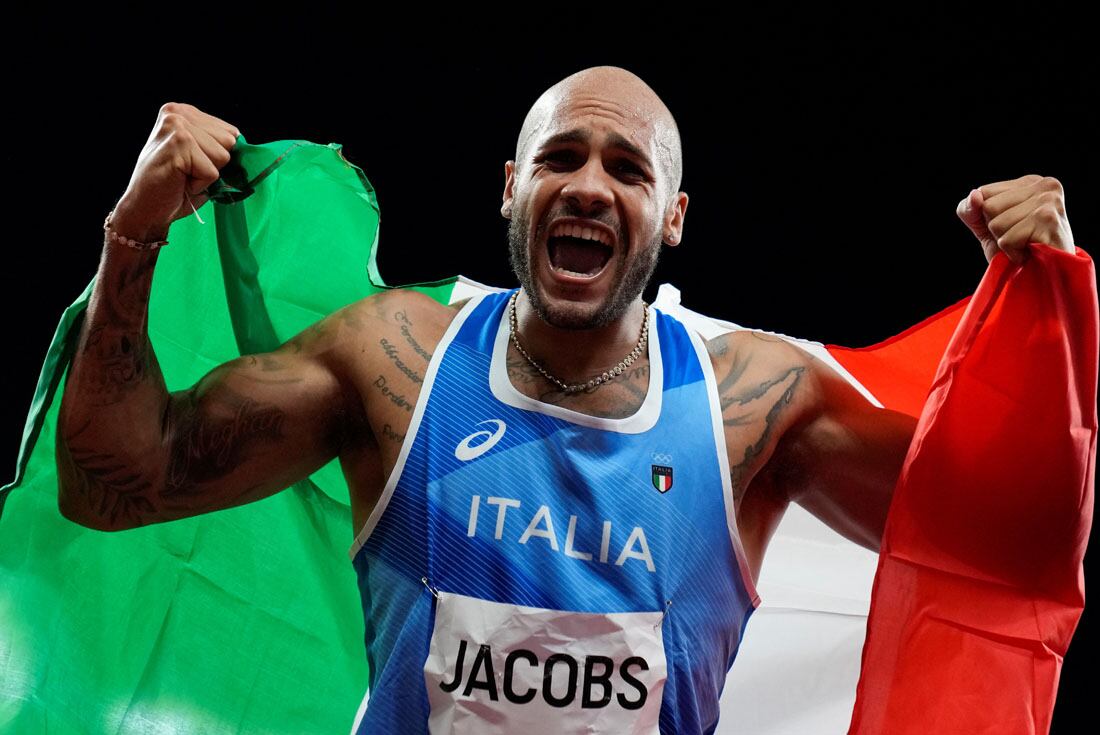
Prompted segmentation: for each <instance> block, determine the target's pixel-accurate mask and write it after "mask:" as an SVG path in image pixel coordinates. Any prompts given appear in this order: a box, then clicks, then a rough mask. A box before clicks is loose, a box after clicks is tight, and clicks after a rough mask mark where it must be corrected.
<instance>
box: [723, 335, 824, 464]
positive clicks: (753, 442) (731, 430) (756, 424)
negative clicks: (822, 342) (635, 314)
mask: <svg viewBox="0 0 1100 735" xmlns="http://www.w3.org/2000/svg"><path fill="white" fill-rule="evenodd" d="M705 344H706V347H707V351H708V353H709V355H710V359H711V364H712V366H713V368H714V376H715V381H716V383H717V387H718V400H719V404H720V409H721V411H722V416H723V420H724V423H725V426H726V438H727V444H729V445H730V448H731V452H733V453H735V454H736V456H738V457H741V456H745V457H748V456H749V455H750V454H756V455H757V456H758V457H759V460H761V464H760V465H759V466H758V468H757V469H762V470H763V474H764V475H767V474H768V473H770V472H772V471H774V470H775V469H776V468H777V467H780V466H782V465H783V464H784V463H785V462H784V456H785V455H786V454H787V448H788V447H789V446H790V440H791V439H792V438H793V437H794V436H796V435H797V434H798V433H799V431H800V430H801V427H803V426H805V425H806V424H807V423H809V422H811V421H813V419H814V417H815V416H816V415H817V414H819V413H820V411H821V408H822V405H823V395H824V394H823V391H822V376H823V374H824V373H823V370H829V368H828V367H827V366H825V365H824V363H822V361H821V360H819V359H817V358H816V357H815V356H814V355H812V354H811V353H810V352H808V351H807V350H804V349H802V348H801V347H799V346H798V345H796V344H794V343H793V342H791V341H789V340H786V339H783V338H782V337H777V336H775V335H772V334H768V333H766V332H759V331H754V330H748V329H745V330H738V331H735V332H729V333H726V334H723V335H720V336H719V337H716V338H714V339H711V340H708V341H707V342H706V343H705ZM731 456H733V454H731ZM735 479H736V478H735ZM747 479H748V478H747V477H746V478H745V480H746V482H747Z"/></svg>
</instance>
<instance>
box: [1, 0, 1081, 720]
mask: <svg viewBox="0 0 1100 735" xmlns="http://www.w3.org/2000/svg"><path fill="white" fill-rule="evenodd" d="M672 10H673V9H667V8H666V12H667V13H671V12H672ZM318 12H321V11H318ZM593 12H594V11H592V9H591V8H590V7H588V6H584V7H569V8H559V9H557V10H555V11H554V12H553V13H551V14H549V15H548V16H547V17H545V18H543V20H541V21H540V22H539V23H537V24H521V23H520V22H519V21H516V23H515V26H514V27H513V28H509V29H501V30H498V31H493V32H486V33H484V34H483V35H474V34H471V33H470V32H469V31H468V30H467V29H465V28H464V29H463V30H462V31H461V32H459V31H457V30H455V32H453V33H451V34H449V35H446V36H445V35H444V34H442V33H439V32H437V33H436V34H435V35H433V37H432V38H431V39H428V38H427V37H425V36H422V35H419V34H418V33H416V32H414V31H410V30H408V28H406V29H405V31H404V32H401V33H398V32H397V31H396V30H395V31H393V32H390V29H386V28H381V27H367V26H358V25H356V24H355V23H353V22H352V21H350V20H349V19H345V18H343V17H341V16H335V15H327V16H324V17H323V18H322V17H320V16H318V17H317V18H307V17H305V16H297V17H295V18H292V19H290V20H288V21H287V23H285V24H283V25H281V26H279V27H278V28H275V29H270V30H269V29H266V28H264V29H261V28H259V27H255V26H240V27H233V28H228V27H226V25H225V24H224V23H223V24H220V25H215V26H214V27H213V29H212V30H211V27H210V26H209V25H206V26H202V28H201V30H203V31H209V33H206V36H205V37H203V38H202V39H201V40H202V41H203V43H202V44H201V46H202V47H201V48H199V45H200V44H197V43H195V35H196V34H198V30H200V29H199V27H198V26H196V24H197V23H198V20H197V17H196V16H192V17H191V18H190V19H189V20H188V22H187V23H175V24H172V25H171V26H163V27H161V28H160V30H159V31H158V32H157V33H156V34H152V35H145V36H142V35H140V34H134V33H132V32H131V33H127V34H123V33H121V32H119V31H118V29H115V32H113V33H112V32H107V31H106V30H105V29H97V31H96V33H92V32H91V31H82V32H79V33H78V32H73V31H58V30H56V29H55V28H53V27H52V25H50V24H49V23H47V22H45V21H42V22H37V23H30V24H28V25H27V26H25V27H23V31H25V32H27V33H29V34H31V35H34V37H35V54H34V55H33V57H32V56H28V55H25V54H20V53H13V52H12V48H13V47H11V46H8V47H7V48H8V50H7V51H5V56H4V60H5V69H7V70H8V77H7V84H6V87H7V109H8V112H7V113H6V114H5V115H4V126H5V141H6V145H5V146H4V151H3V161H4V168H5V171H6V174H7V175H6V176H5V189H6V192H7V196H6V197H5V203H6V205H7V206H6V210H7V214H8V216H7V217H6V220H7V224H8V226H7V235H8V242H7V246H8V247H7V252H6V253H5V256H4V260H3V261H2V262H3V267H2V268H3V278H4V284H5V288H4V289H0V299H2V303H0V310H2V312H0V313H3V314H4V315H5V317H4V325H5V331H6V336H7V340H6V341H7V345H8V350H7V351H6V355H5V363H6V370H5V372H6V373H7V375H6V376H5V377H6V379H5V380H4V381H2V383H3V385H2V390H3V391H4V393H3V396H2V400H3V406H4V420H3V422H2V424H0V432H2V433H0V446H2V447H6V449H3V450H2V452H0V454H2V455H3V456H2V457H0V459H2V463H0V482H7V481H8V480H9V479H10V477H11V476H12V475H13V471H14V464H15V460H16V454H17V451H18V446H19V440H20V437H21V434H22V430H23V419H24V416H25V414H26V411H27V408H28V406H29V402H30V398H31V395H32V393H33V390H34V386H35V381H36V378H37V376H38V372H39V370H40V368H41V363H42V358H43V357H44V355H45V351H46V348H47V346H48V344H49V341H50V339H51V336H52V334H53V331H54V328H55V327H56V324H57V320H58V318H59V316H60V314H61V312H62V311H63V310H64V308H65V307H66V306H67V305H68V304H70V303H71V302H72V301H73V300H74V299H75V298H76V296H77V295H79V293H80V292H81V291H82V290H83V288H84V287H85V285H86V284H87V283H88V281H89V280H90V279H91V277H92V276H93V275H94V274H95V271H96V266H97V263H98V258H99V254H100V248H101V246H102V229H101V228H102V222H103V218H104V216H105V215H106V213H107V212H108V211H109V210H110V208H111V207H112V205H113V204H114V203H115V201H116V200H117V199H118V197H119V196H120V195H121V194H122V192H123V190H124V189H125V188H126V185H127V182H128V181H129V177H130V173H131V171H132V169H133V166H134V163H135V161H136V158H137V155H138V153H139V152H140V150H141V147H142V145H143V144H144V142H145V140H146V138H147V136H148V134H149V132H150V130H151V129H152V127H153V124H154V122H155V119H156V116H157V111H158V108H159V107H160V105H161V104H163V103H164V102H168V101H180V102H187V103H190V104H193V105H195V106H197V107H199V108H200V109H202V110H204V111H206V112H209V113H211V114H213V115H216V116H218V117H221V118H222V119H224V120H227V121H229V122H231V123H233V124H234V125H236V126H238V127H239V128H240V129H241V131H242V132H243V133H244V135H245V137H246V138H247V140H248V141H249V142H253V143H259V142H267V141H271V140H280V139H307V140H312V141H315V142H319V143H328V142H333V141H335V142H339V143H342V144H343V145H344V154H345V156H346V157H347V158H348V159H349V160H351V161H353V162H355V163H356V164H358V165H359V166H361V167H362V168H363V169H364V170H365V172H366V174H367V176H368V177H369V178H370V180H371V181H372V183H373V184H374V186H375V188H376V189H377V191H378V198H379V202H380V206H381V211H382V234H383V236H382V241H381V242H382V247H381V249H380V253H379V266H380V270H381V272H382V274H383V277H384V278H385V279H386V280H387V282H388V283H391V284H401V283H408V282H413V281H424V280H429V279H435V278H441V277H446V276H450V275H454V274H456V273H462V274H464V275H466V276H469V277H471V278H473V279H475V280H478V281H481V282H483V283H489V284H493V285H500V286H511V285H513V284H514V283H515V279H514V277H513V276H512V274H511V271H510V269H509V266H508V260H507V251H506V231H507V226H506V222H505V220H504V219H502V218H501V216H500V213H499V209H500V201H501V191H502V188H503V183H504V161H505V160H507V159H509V158H512V157H513V155H514V149H515V141H516V135H517V134H518V131H519V127H520V124H521V122H522V120H523V117H524V115H525V113H526V111H527V109H528V107H529V106H530V105H531V103H532V102H534V100H535V99H536V98H537V97H538V95H539V94H540V93H541V92H542V91H543V90H544V89H545V88H547V87H548V86H550V85H551V84H553V83H554V82H556V81H558V80H559V79H561V78H562V77H565V76H567V75H568V74H571V73H573V72H575V71H577V70H579V69H582V68H585V67H587V66H593V65H598V64H612V65H618V66H623V67H626V68H628V69H630V70H631V71H633V72H635V73H637V74H638V75H640V76H641V77H642V78H643V79H645V80H646V81H647V82H648V83H649V84H650V86H652V87H653V88H654V89H655V90H656V92H657V93H658V94H659V95H660V96H661V97H662V98H663V99H664V100H665V102H666V104H667V105H668V107H669V108H670V109H671V110H672V112H673V114H674V115H675V116H676V118H677V121H678V123H679V125H680V131H681V135H682V138H683V151H684V178H683V185H682V187H681V188H682V189H683V190H684V191H686V192H688V194H689V195H690V197H691V199H690V203H689V207H688V210H687V217H686V220H685V227H684V233H683V241H682V245H681V246H680V247H678V248H675V249H667V248H666V249H665V252H664V254H663V255H662V261H661V263H660V265H659V266H658V270H657V273H656V275H655V277H654V280H653V282H652V285H651V287H650V288H649V289H648V290H647V293H646V297H647V300H652V298H653V296H654V295H655V292H656V285H657V284H659V283H661V282H666V281H667V282H671V283H674V284H676V285H677V286H678V287H680V289H681V290H682V291H683V294H684V303H685V305H686V306H688V307H689V308H692V309H694V310H696V311H700V312H702V313H705V314H709V315H713V316H717V317H721V318H725V319H729V320H732V321H735V322H737V323H739V324H742V325H746V326H751V327H757V328H762V329H767V330H772V331H776V332H781V333H783V334H788V335H793V336H798V337H806V338H811V339H815V340H819V341H822V342H826V343H836V344H842V345H848V346H863V345H868V344H873V343H875V342H877V341H879V340H882V339H884V338H886V337H889V336H892V335H894V334H896V333H898V332H899V331H901V330H903V329H904V328H906V327H908V326H909V325H911V324H914V323H916V322H917V321H919V320H921V319H922V318H924V317H926V316H928V315H930V314H932V313H935V312H936V311H938V310H940V309H942V308H944V307H946V306H948V305H950V304H952V303H954V302H956V301H958V300H959V299H961V298H963V297H965V296H967V295H969V294H970V293H972V292H973V290H974V288H975V287H976V286H977V283H978V281H979V280H980V279H981V276H982V274H983V272H984V271H985V268H986V261H985V258H984V256H983V254H982V252H981V249H980V247H979V245H978V242H977V240H976V239H975V238H974V237H973V236H972V235H971V234H970V232H969V231H968V230H967V229H966V228H965V227H964V226H963V224H962V223H961V222H960V221H959V220H958V218H957V216H956V214H955V207H956V205H957V204H958V202H959V201H960V199H962V198H963V197H964V196H966V194H967V192H968V191H969V190H970V189H971V188H974V187H976V186H980V185H982V184H987V183H992V182H997V181H1003V180H1007V179H1013V178H1017V177H1019V176H1023V175H1025V174H1031V173H1037V174H1041V175H1045V176H1055V177H1056V178H1058V179H1059V180H1060V181H1061V182H1062V184H1063V186H1064V188H1065V192H1066V205H1067V212H1068V214H1069V219H1070V222H1071V224H1072V227H1073V233H1074V235H1075V239H1076V242H1077V244H1079V245H1080V246H1081V247H1083V248H1085V249H1086V250H1087V251H1089V253H1090V254H1095V253H1096V252H1100V247H1098V246H1097V245H1096V243H1097V242H1098V241H1100V221H1098V216H1097V211H1096V210H1097V207H1096V202H1097V194H1098V193H1100V187H1098V186H1097V183H1096V181H1095V174H1096V167H1095V164H1096V145H1097V140H1096V131H1097V130H1098V128H1097V125H1096V123H1097V119H1096V116H1095V115H1096V113H1095V112H1094V109H1093V107H1092V106H1091V105H1094V104H1095V102H1096V101H1097V100H1096V98H1097V94H1096V90H1097V85H1096V79H1097V77H1096V67H1095V65H1093V64H1090V63H1086V62H1084V61H1082V59H1083V58H1084V52H1085V50H1086V49H1087V48H1089V47H1090V46H1091V45H1092V44H1093V39H1090V38H1087V37H1086V36H1085V34H1084V31H1083V28H1084V26H1083V25H1081V24H1079V23H1077V22H1076V21H1075V20H1074V19H1072V18H1066V17H1054V16H1038V17H1036V16H1031V15H1026V14H1020V15H1019V16H1018V17H1015V18H1014V22H1013V24H1012V25H1011V27H1009V28H1007V29H1005V28H1001V27H1000V26H998V27H997V28H996V29H994V28H993V26H992V25H990V24H989V23H988V22H987V19H984V18H980V19H972V18H968V19H963V18H961V17H956V16H955V15H954V14H947V13H945V14H943V15H942V16H937V17H935V18H919V17H903V18H896V19H892V20H889V21H883V20H880V19H875V20H874V21H868V19H867V18H865V17H860V16H859V14H858V13H856V12H854V11H847V12H842V11H835V12H832V13H831V14H830V15H828V16H827V17H817V18H807V17H805V16H803V15H801V14H800V13H798V12H795V11H793V10H792V11H791V12H790V13H789V14H784V13H782V12H781V13H779V14H777V17H775V18H772V19H769V20H768V21H756V20H752V21H749V20H746V19H740V21H741V22H730V23H728V24H718V22H717V21H715V25H716V27H712V29H711V32H710V33H707V34H696V33H688V32H686V31H680V30H679V22H678V21H679V17H680V16H676V15H668V17H664V16H662V17H661V18H659V19H657V20H655V21H654V22H653V23H651V24H646V25H643V26H641V27H635V26H630V27H627V26H625V25H616V23H617V22H618V20H620V19H619V18H617V17H616V23H612V22H611V20H609V19H606V18H599V19H597V18H594V17H592V16H593ZM677 12H680V11H679V10H677ZM1005 12H1007V11H1005ZM867 22H873V23H875V24H877V25H870V26H869V25H866V23H867ZM168 28H170V29H171V30H167V29H168ZM231 30H233V31H235V32H232V33H231V32H230V31H231ZM18 32H19V31H18V29H15V28H11V29H9V34H13V35H14V34H16V33H18ZM97 34H99V35H97ZM199 35H201V34H199ZM40 58H49V59H51V60H52V62H51V63H50V64H48V65H47V64H40V63H38V62H37V61H36V59H40ZM731 284H732V285H731ZM1092 556H1093V557H1095V553H1093V554H1092ZM1086 566H1087V568H1091V567H1090V565H1089V564H1087V565H1086ZM1094 576H1095V575H1094V574H1092V573H1091V571H1090V573H1089V579H1090V580H1091V579H1092V578H1094ZM1093 627H1094V624H1093V623H1092V622H1091V621H1090V612H1089V611H1088V610H1086V612H1085V614H1084V615H1083V617H1082V620H1081V623H1080V625H1079V627H1078V630H1077V633H1076V636H1075V638H1074V641H1073V645H1072V647H1071V649H1070V652H1069V654H1068V655H1067V657H1066V660H1065V667H1064V669H1063V675H1062V680H1061V684H1060V688H1059V699H1058V705H1057V707H1056V709H1055V724H1054V728H1053V730H1052V731H1053V732H1056V733H1069V732H1079V731H1082V729H1081V728H1083V726H1078V725H1074V724H1073V719H1074V718H1075V716H1076V713H1077V710H1080V711H1082V712H1083V711H1084V707H1085V706H1086V705H1087V703H1088V702H1087V700H1088V698H1087V691H1088V690H1087V689H1086V687H1087V681H1088V679H1089V674H1090V669H1092V668H1094V667H1091V666H1090V665H1089V660H1088V649H1090V647H1091V641H1092V639H1094V638H1095V635H1094V633H1093V632H1092V628H1093Z"/></svg>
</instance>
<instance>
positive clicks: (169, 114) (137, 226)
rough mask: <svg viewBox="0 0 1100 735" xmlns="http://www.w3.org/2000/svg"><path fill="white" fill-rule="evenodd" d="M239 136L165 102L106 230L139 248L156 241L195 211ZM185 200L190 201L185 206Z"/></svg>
mask: <svg viewBox="0 0 1100 735" xmlns="http://www.w3.org/2000/svg"><path fill="white" fill-rule="evenodd" d="M238 135H240V131H239V130H238V129H237V127H236V126H234V125H230V124H229V123H227V122H226V121H224V120H222V119H220V118H217V117H214V116H213V115H208V114H207V113H205V112H203V111H202V110H200V109H198V108H197V107H194V106H193V105H188V104H183V103H180V102H169V103H167V104H165V105H164V106H162V107H161V108H160V112H159V114H158V115H157V122H156V125H154V127H153V132H152V133H151V134H150V135H149V140H147V141H146V142H145V147H144V148H142V150H141V154H140V155H139V156H138V160H137V165H136V166H135V167H134V173H133V175H132V176H131V177H130V183H129V185H128V186H127V187H126V192H125V193H124V194H123V195H122V198H121V199H119V201H118V204H117V206H116V207H115V216H114V219H113V220H112V228H113V229H114V230H116V231H117V232H118V233H119V234H121V235H125V236H126V237H129V238H131V239H134V240H138V241H139V242H148V241H149V240H160V239H163V238H164V237H166V236H167V234H168V226H169V225H170V224H172V223H173V222H175V221H176V220H177V219H180V218H181V217H186V216H187V215H188V214H190V213H191V205H192V203H194V206H195V208H196V209H197V208H198V207H201V206H202V205H203V204H204V203H205V202H206V200H207V196H206V195H205V194H204V193H203V191H204V190H205V189H206V187H208V186H210V185H211V184H212V183H214V182H215V181H217V180H218V177H219V176H220V174H219V173H218V172H219V170H220V169H221V168H222V167H224V166H225V165H226V164H227V163H229V158H230V153H229V152H230V151H231V150H232V149H233V146H234V145H235V144H236V142H237V136H238ZM188 197H190V201H189V200H188Z"/></svg>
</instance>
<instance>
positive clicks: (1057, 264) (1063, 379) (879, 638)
mask: <svg viewBox="0 0 1100 735" xmlns="http://www.w3.org/2000/svg"><path fill="white" fill-rule="evenodd" d="M1028 248H1029V250H1030V253H1029V255H1030V257H1029V258H1028V259H1027V260H1026V261H1025V262H1024V264H1023V265H1022V266H1016V265H1013V264H1012V263H1011V262H1010V261H1009V260H1008V259H1007V257H1005V255H1004V254H1003V253H998V254H997V256H996V257H995V258H994V259H993V262H992V263H991V264H990V265H989V268H988V269H987V271H986V273H985V276H984V277H983V278H982V281H981V283H980V284H979V286H978V290H977V292H976V293H975V294H974V296H973V297H972V298H970V299H968V300H966V302H965V307H966V308H965V312H964V313H963V314H962V315H961V319H959V320H958V324H957V327H956V328H955V329H954V331H953V334H952V336H951V340H950V343H949V344H948V346H947V350H946V353H943V359H942V361H941V362H940V364H939V367H938V369H937V370H936V372H935V378H934V380H933V381H932V384H931V392H930V393H929V394H928V395H927V400H926V401H925V402H924V403H923V410H922V411H921V412H920V419H919V422H918V424H917V429H916V434H915V436H914V439H913V443H912V445H911V446H910V448H909V454H908V456H907V457H906V460H905V464H904V465H903V467H902V471H901V475H900V477H899V480H898V485H897V487H896V489H895V493H894V498H893V503H892V505H891V508H890V515H889V517H888V519H887V524H886V530H885V534H884V537H883V542H882V550H881V553H880V556H879V565H878V571H877V573H876V576H875V583H874V588H873V591H872V597H871V612H870V617H869V619H868V631H867V640H866V643H865V645H864V649H863V663H862V670H861V674H860V680H859V685H858V688H857V692H856V706H855V710H854V712H853V719H852V724H851V729H850V730H849V733H850V735H871V734H872V733H873V734H874V735H879V734H880V733H891V735H894V734H905V733H921V735H926V734H927V733H967V734H968V735H978V734H980V733H998V735H1002V734H1005V733H1008V734H1013V733H1045V732H1047V731H1048V730H1049V727H1050V718H1051V713H1052V711H1053V707H1054V698H1055V694H1056V691H1057V686H1058V676H1059V672H1060V670H1061V665H1062V657H1063V655H1064V654H1065V651H1066V649H1067V647H1068V646H1069V642H1070V638H1071V637H1072V635H1073V632H1074V630H1075V628H1076V626H1077V621H1078V619H1079V618H1080V615H1081V610H1082V609H1083V607H1084V575H1083V569H1082V565H1081V562H1082V559H1083V556H1084V551H1085V545H1086V542H1087V539H1088V532H1089V528H1090V526H1091V522H1092V511H1093V482H1094V479H1095V469H1096V433H1097V412H1096V387H1097V361H1098V346H1097V339H1098V337H1097V335H1098V332H1100V327H1098V323H1097V322H1098V311H1097V310H1098V307H1097V293H1096V274H1095V270H1094V267H1093V263H1092V259H1091V258H1090V257H1089V255H1088V254H1087V253H1086V252H1085V251H1084V250H1082V249H1081V248H1077V251H1076V253H1075V254H1072V255H1071V254H1069V253H1066V252H1063V251H1060V250H1056V249H1054V248H1052V247H1050V246H1048V245H1044V244H1039V243H1031V244H1029V246H1028ZM961 303H962V302H961ZM945 311H950V310H945ZM941 315H945V312H941V314H938V315H936V316H935V317H933V318H932V320H926V322H923V323H922V325H924V326H931V327H936V328H938V327H941V326H943V324H944V323H946V322H943V323H940V322H937V321H936V319H937V317H940V316H941ZM922 325H918V326H917V327H914V329H915V330H919V328H920V327H921V326H922ZM906 334H908V338H909V339H912V338H913V337H915V336H917V335H916V334H915V333H913V330H909V332H907V333H903V335H899V337H898V338H895V340H899V341H902V342H903V340H901V339H900V338H901V337H904V336H905V335H906ZM930 340H931V341H930V342H929V345H931V344H933V343H934V338H931V337H930ZM902 346H903V345H902V344H899V345H897V347H898V348H899V351H898V355H894V356H891V357H900V358H901V359H902V361H903V362H904V363H908V362H910V358H909V357H907V356H905V355H904V354H903V351H902V350H900V348H901V347H902ZM936 354H940V353H936ZM857 357H858V356H857ZM873 357H874V356H873V355H868V356H867V359H870V358H873ZM875 359H886V358H884V357H882V353H880V355H879V356H878V357H877V358H875ZM864 362H866V359H864ZM857 363H859V360H858V359H857V360H856V362H855V363H853V364H856V368H855V370H856V371H858V370H860V369H861V368H862V367H865V366H860V365H858V364H857ZM903 367H904V365H899V366H898V368H899V369H902V368H903ZM849 369H852V368H849ZM906 369H907V368H906ZM862 379H863V378H862V377H861V380H862ZM872 385H873V384H872ZM872 385H869V386H868V387H871V389H872V392H875V388H874V387H872ZM876 395H877V393H876ZM880 400H882V398H881V397H880ZM891 400H894V401H895V402H896V401H897V400H901V401H906V400H911V397H909V398H906V397H905V396H900V397H898V396H895V397H893V398H892V399H891ZM883 402H884V403H886V404H887V405H890V404H889V402H887V401H885V400H884V401H883ZM898 410H903V409H898Z"/></svg>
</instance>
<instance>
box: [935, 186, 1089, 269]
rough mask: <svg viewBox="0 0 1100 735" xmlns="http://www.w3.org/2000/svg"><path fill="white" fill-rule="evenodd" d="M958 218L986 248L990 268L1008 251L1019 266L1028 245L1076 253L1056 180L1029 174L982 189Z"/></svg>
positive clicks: (972, 195) (972, 194) (968, 199)
mask: <svg viewBox="0 0 1100 735" xmlns="http://www.w3.org/2000/svg"><path fill="white" fill-rule="evenodd" d="M955 212H956V214H958V215H959V219H961V220H962V221H963V222H964V223H965V224H966V226H967V227H969V228H970V231H971V232H973V233H974V236H975V237H977V238H978V240H979V241H980V242H981V244H982V250H984V251H985V259H986V261H987V262H990V261H992V260H993V256H994V255H996V254H997V251H998V250H1003V251H1004V252H1005V255H1006V256H1008V258H1009V260H1011V261H1012V262H1013V263H1016V264H1017V265H1019V264H1020V263H1023V261H1024V258H1025V257H1026V255H1027V244H1028V243H1029V242H1039V243H1044V244H1046V245H1050V246H1051V247H1055V248H1058V249H1059V250H1064V251H1066V252H1067V253H1075V252H1077V250H1076V248H1075V247H1074V245H1073V232H1072V231H1070V228H1069V218H1068V217H1067V216H1066V202H1065V194H1064V193H1063V191H1062V184H1061V182H1059V181H1058V179H1055V178H1053V177H1051V176H1039V175H1037V174H1028V175H1027V176H1021V177H1020V178H1018V179H1012V180H1010V181H997V182H995V183H992V184H986V185H984V186H980V187H978V188H977V189H973V190H971V192H970V194H968V195H967V196H966V197H965V198H964V199H963V200H962V201H961V202H959V206H958V207H957V208H956V210H955Z"/></svg>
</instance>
